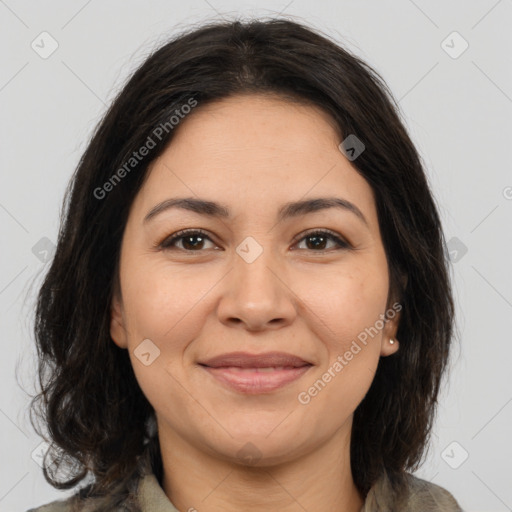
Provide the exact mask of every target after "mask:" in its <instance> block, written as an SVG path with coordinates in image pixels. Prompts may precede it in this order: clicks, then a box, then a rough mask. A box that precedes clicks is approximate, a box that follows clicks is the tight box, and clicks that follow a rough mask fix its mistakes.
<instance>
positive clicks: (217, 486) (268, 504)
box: [159, 425, 363, 512]
mask: <svg viewBox="0 0 512 512" xmlns="http://www.w3.org/2000/svg"><path fill="white" fill-rule="evenodd" d="M350 427H351V425H349V428H348V429H347V430H345V429H344V428H343V427H342V428H341V429H340V430H338V432H337V433H336V435H335V436H333V438H331V439H330V440H329V441H327V442H325V443H324V444H323V445H322V446H320V447H316V449H315V450H314V451H313V452H310V453H307V454H305V455H303V456H302V457H299V458H297V459H295V460H292V461H287V462H282V463H279V464H272V465H267V466H264V465H260V466H258V467H254V466H253V467H248V466H242V465H240V464H236V463H234V462H231V461H229V460H225V459H219V458H215V457H213V456H211V455H209V454H206V453H205V452H204V451H199V450H197V448H195V447H193V446H191V445H190V444H189V443H187V442H186V441H185V440H184V439H182V438H180V437H179V436H178V435H177V434H176V433H175V432H165V435H162V430H161V429H160V431H159V437H160V448H161V455H162V463H163V479H162V487H163V490H164V492H165V494H166V495H167V496H168V498H169V500H170V501H171V502H172V503H173V505H174V506H175V507H176V508H177V509H178V510H186V511H191V512H193V511H194V510H197V511H200V512H221V511H222V512H231V511H233V512H234V511H239V510H244V511H247V512H252V511H260V510H268V511H274V510H275V511H279V512H298V511H304V510H329V511H332V512H335V511H339V512H360V510H361V507H362V506H363V498H362V496H361V495H360V493H359V492H358V490H357V488H356V486H355V484H354V481H353V478H352V472H351V468H350Z"/></svg>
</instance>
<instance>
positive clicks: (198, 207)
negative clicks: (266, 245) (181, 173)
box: [144, 197, 368, 226]
mask: <svg viewBox="0 0 512 512" xmlns="http://www.w3.org/2000/svg"><path fill="white" fill-rule="evenodd" d="M171 208H181V209H183V210H188V211H192V212H194V213H197V214H199V215H207V216H210V217H218V218H229V217H230V216H231V214H230V212H229V208H228V207H227V206H225V205H222V204H219V203H216V202H214V201H207V200H204V199H197V198H193V197H176V198H172V199H166V200H165V201H162V202H161V203H158V204H157V205H156V206H154V207H153V208H152V209H151V210H150V211H149V212H148V214H147V215H146V216H145V217H144V223H146V222H148V221H149V220H151V219H152V218H154V217H155V216H157V215H158V214H160V213H162V212H164V211H166V210H169V209H171ZM329 208H338V209H342V210H345V211H349V212H351V213H353V214H354V215H356V216H357V217H358V218H359V220H361V221H362V222H363V223H364V224H366V226H368V221H367V220H366V218H365V216H364V215H363V213H362V212H361V210H360V209H359V208H358V207H357V206H356V205H355V204H353V203H351V202H350V201H347V200H346V199H342V198H339V197H319V198H316V199H306V200H303V201H295V202H289V203H285V204H284V205H282V206H281V207H280V208H279V210H278V213H277V218H278V221H284V220H287V219H289V218H292V217H298V216H300V215H306V214H308V213H314V212H318V211H321V210H326V209H329Z"/></svg>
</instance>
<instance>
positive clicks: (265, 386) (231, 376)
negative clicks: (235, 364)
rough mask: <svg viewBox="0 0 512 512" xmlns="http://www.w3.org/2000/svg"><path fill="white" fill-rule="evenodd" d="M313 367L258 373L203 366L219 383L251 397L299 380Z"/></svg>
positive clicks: (247, 370)
mask: <svg viewBox="0 0 512 512" xmlns="http://www.w3.org/2000/svg"><path fill="white" fill-rule="evenodd" d="M311 367H312V365H307V366H301V367H299V368H289V369H282V370H273V371H271V372H257V371H252V370H249V369H246V370H242V369H240V370H237V369H234V368H210V367H209V366H203V368H204V369H205V370H206V371H207V372H208V373H209V374H210V375H212V376H213V377H215V378H216V379H217V380H218V381H220V382H222V383H223V384H227V385H228V386H229V387H230V388H232V389H234V390H236V391H239V392H240V393H247V394H251V395H256V394H260V393H269V392H271V391H275V390H276V389H279V388H281V387H283V386H285V385H286V384H289V383H290V382H293V381H295V380H297V379H299V378H300V377H302V376H303V375H304V374H305V373H306V372H307V371H308V370H309V369H310V368H311Z"/></svg>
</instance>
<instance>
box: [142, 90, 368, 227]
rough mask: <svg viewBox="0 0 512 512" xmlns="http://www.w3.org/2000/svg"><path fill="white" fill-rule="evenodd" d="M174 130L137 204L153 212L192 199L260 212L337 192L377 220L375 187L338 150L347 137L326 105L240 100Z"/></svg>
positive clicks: (213, 106)
mask: <svg viewBox="0 0 512 512" xmlns="http://www.w3.org/2000/svg"><path fill="white" fill-rule="evenodd" d="M175 130H176V131H175V134H174V137H173V139H172V141H171V143H170V144H169V145H168V147H167V148H166V149H165V151H164V152H163V153H162V154H161V156H160V157H159V158H158V159H157V160H155V162H153V163H152V165H151V166H150V169H149V170H148V176H147V179H146V181H145V183H144V186H143V188H142V190H141V194H140V196H141V197H140V198H139V200H138V203H141V201H142V203H143V205H144V207H145V208H146V209H147V208H150V207H151V205H152V204H154V203H156V202H158V201H163V200H165V199H167V198H169V197H173V196H183V195H187V196H198V197H201V198H207V199H211V200H213V201H218V202H222V203H224V204H230V205H232V207H233V210H235V211H234V213H240V211H241V210H243V211H245V212H247V214H257V212H258V211H260V212H261V210H262V209H263V208H265V209H266V210H268V209H273V210H275V211H277V210H278V208H279V206H280V205H281V204H283V203H285V202H288V201H291V200H295V201H296V200H299V199H306V198H308V196H310V197H319V196H333V195H336V196H338V197H343V198H344V199H347V200H349V201H351V202H353V203H355V204H357V206H358V207H359V208H360V209H361V210H365V211H366V213H365V216H367V217H370V218H371V217H372V215H374V216H375V207H374V199H373V194H372V191H371V188H370V187H369V185H368V184H367V182H366V181H365V180H364V178H363V177H362V176H361V175H360V174H359V173H358V172H357V170H356V169H355V168H354V167H353V165H352V164H351V162H349V161H348V160H347V158H346V157H345V156H344V155H343V154H342V153H341V152H340V150H339V149H338V146H339V144H340V142H341V134H340V133H339V130H338V128H337V126H336V124H335V121H334V120H333V119H332V118H331V116H329V115H328V114H327V113H326V112H324V111H323V110H322V109H320V108H319V107H316V106H311V105H305V104H298V103H291V102H289V101H285V100H283V99H280V98H278V97H271V96H270V97H269V96H262V95H241V96H234V97H230V98H226V99H222V100H219V101H215V102H212V103H209V104H206V105H203V106H201V105H200V104H199V105H198V106H197V107H196V108H195V109H194V110H193V111H192V113H190V114H189V115H188V116H187V117H186V118H184V119H183V120H182V121H181V122H180V125H179V126H178V127H177V128H175ZM237 209H238V210H239V211H238V212H237V211H236V210H237Z"/></svg>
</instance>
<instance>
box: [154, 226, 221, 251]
mask: <svg viewBox="0 0 512 512" xmlns="http://www.w3.org/2000/svg"><path fill="white" fill-rule="evenodd" d="M207 240H209V241H210V242H211V241H212V240H211V239H210V237H208V235H206V233H204V232H203V231H199V230H184V231H179V232H178V233H175V234H174V235H172V236H171V237H169V238H166V239H165V240H164V241H163V242H162V243H161V244H160V247H161V248H162V249H170V248H173V247H176V248H177V249H182V250H184V251H189V252H199V251H201V250H202V249H204V244H205V242H206V241H207ZM176 242H178V243H179V242H181V247H179V246H176Z"/></svg>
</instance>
